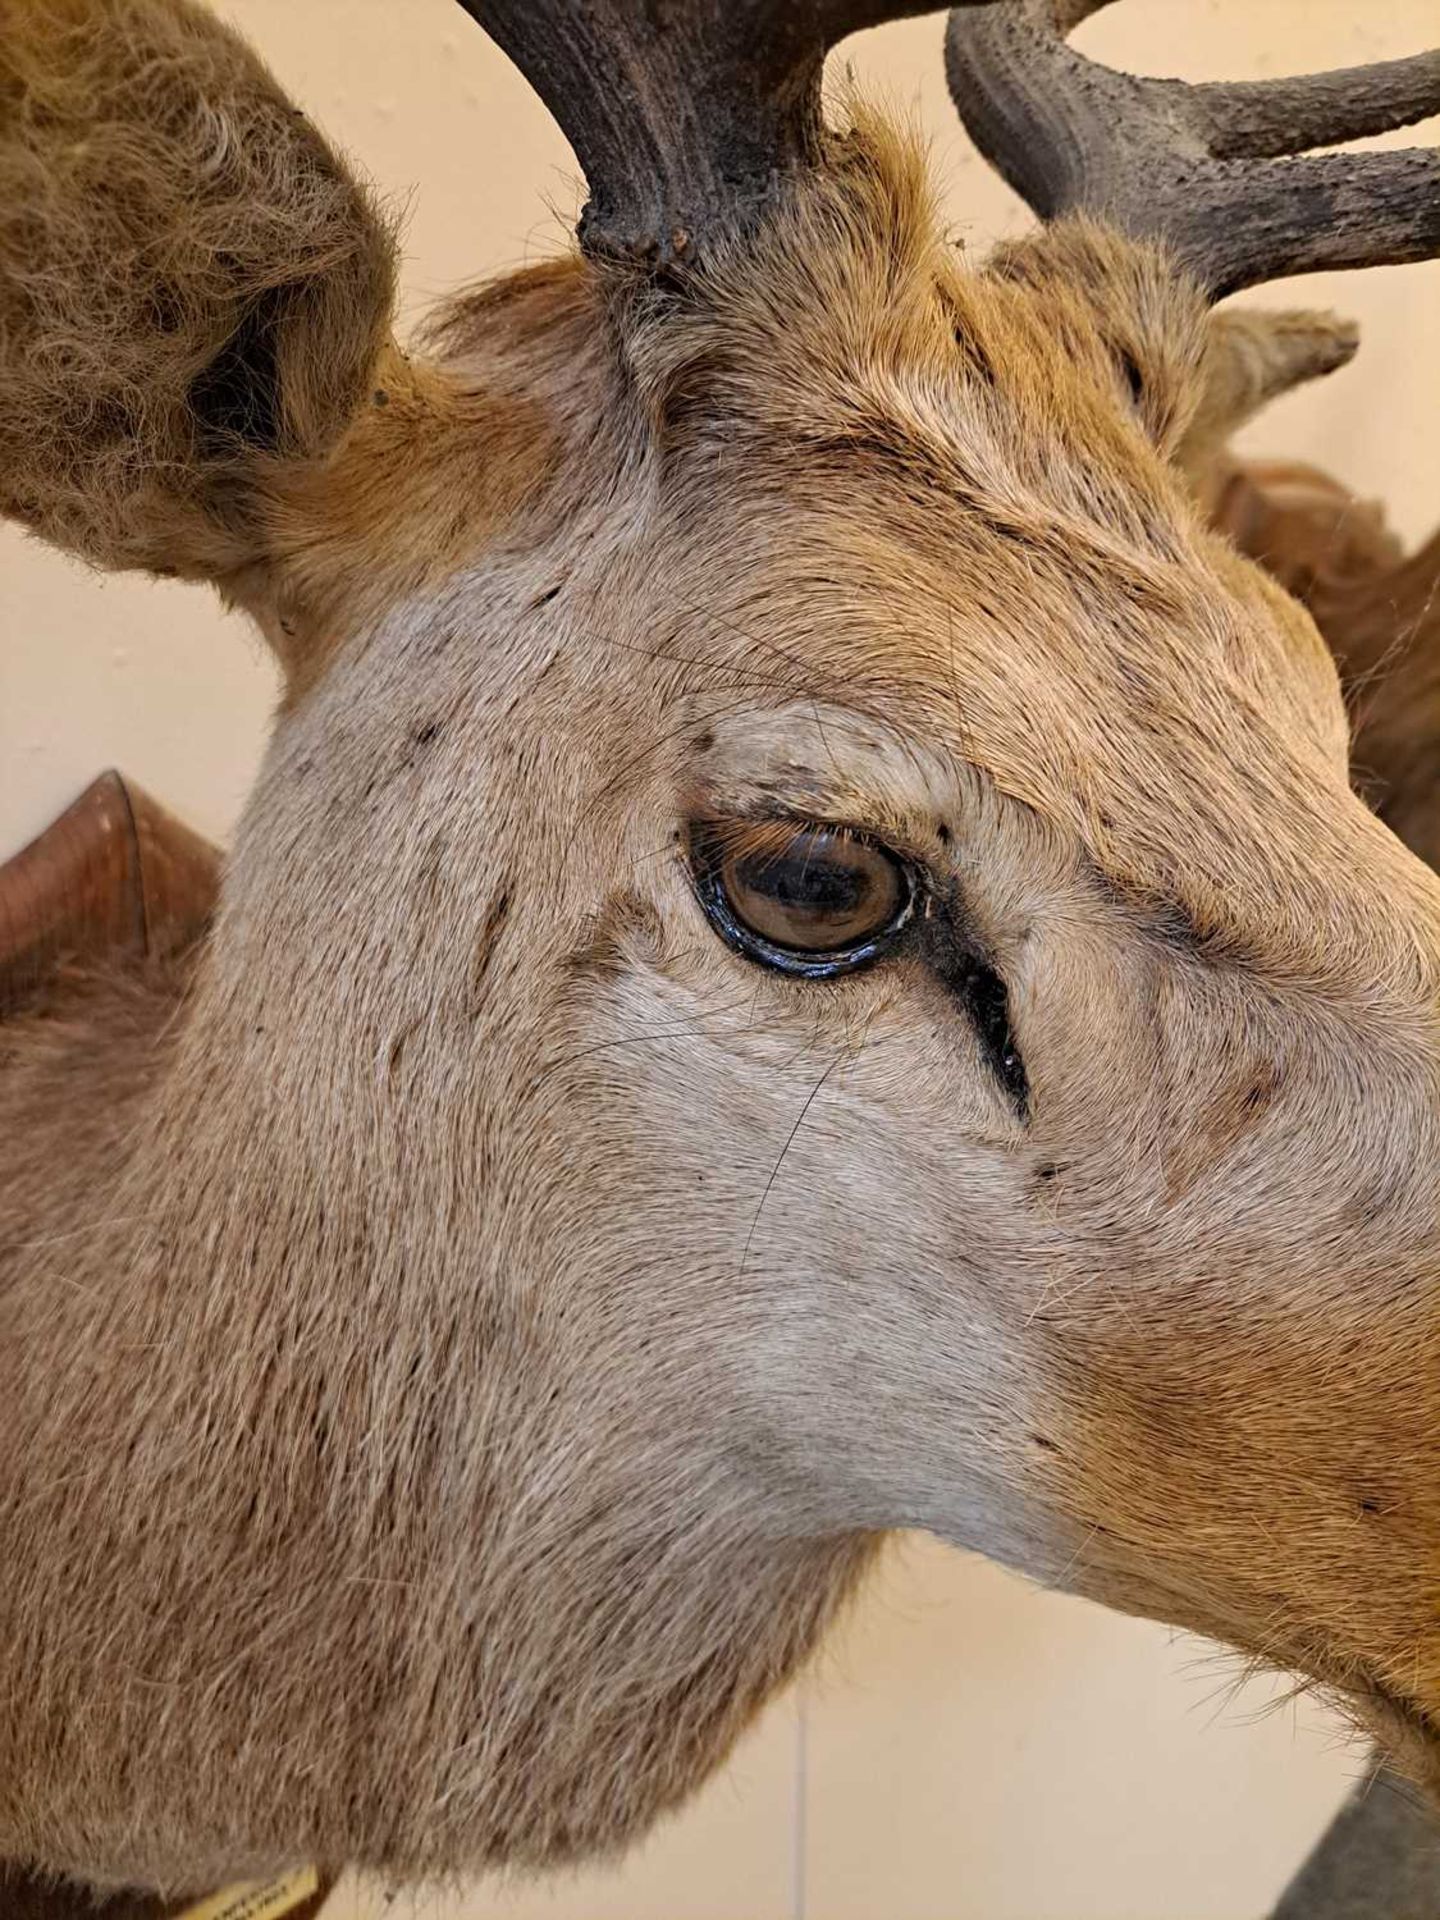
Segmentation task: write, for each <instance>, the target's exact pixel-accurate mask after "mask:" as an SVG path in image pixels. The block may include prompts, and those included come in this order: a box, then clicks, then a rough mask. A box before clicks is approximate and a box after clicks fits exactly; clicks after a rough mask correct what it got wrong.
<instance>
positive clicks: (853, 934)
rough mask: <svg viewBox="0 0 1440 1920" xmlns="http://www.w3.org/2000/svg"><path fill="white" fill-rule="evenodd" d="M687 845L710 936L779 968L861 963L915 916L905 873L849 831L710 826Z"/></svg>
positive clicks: (758, 823)
mask: <svg viewBox="0 0 1440 1920" xmlns="http://www.w3.org/2000/svg"><path fill="white" fill-rule="evenodd" d="M692 846H693V850H694V855H695V873H696V884H697V886H698V888H699V891H700V897H701V901H702V903H703V904H704V906H705V908H706V910H707V912H708V913H709V915H710V918H711V920H712V921H713V922H714V923H715V925H716V927H717V929H718V930H719V932H720V933H721V934H722V936H723V937H724V938H725V939H726V940H728V941H729V943H730V945H731V946H733V947H736V948H738V949H739V950H740V952H742V953H745V954H748V955H749V956H750V957H751V958H752V959H755V960H761V961H764V962H765V963H766V964H767V965H770V966H773V967H778V968H780V969H781V970H782V971H785V972H790V973H804V974H809V975H811V976H815V975H824V974H830V973H840V972H846V971H849V970H851V969H853V968H855V967H858V966H863V965H864V964H865V963H866V962H867V961H870V960H873V959H875V958H877V957H878V955H879V954H880V953H882V952H883V951H884V950H885V948H886V947H887V946H888V945H889V944H890V942H891V940H892V939H893V938H894V936H895V935H896V934H897V933H898V932H899V931H900V929H901V928H902V927H903V926H905V925H906V923H907V922H908V921H909V920H910V919H911V918H912V916H913V914H914V911H915V897H916V887H915V882H914V879H913V877H912V875H911V872H910V869H909V867H908V866H907V865H906V864H905V862H904V861H903V860H901V859H899V858H898V856H897V855H895V854H893V853H891V852H890V851H889V849H888V848H886V847H882V846H879V845H878V844H877V843H876V842H875V841H873V840H871V839H868V838H867V837H866V836H865V835H863V834H859V833H856V832H855V831H854V830H853V829H852V828H848V827H835V826H821V825H814V826H810V825H805V824H802V823H799V822H796V821H793V820H735V821H723V822H710V823H707V824H706V825H704V826H702V827H697V828H696V829H694V830H693V833H692Z"/></svg>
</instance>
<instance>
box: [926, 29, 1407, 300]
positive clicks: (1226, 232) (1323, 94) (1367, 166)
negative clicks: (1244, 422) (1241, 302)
mask: <svg viewBox="0 0 1440 1920" xmlns="http://www.w3.org/2000/svg"><path fill="white" fill-rule="evenodd" d="M1107 4H1108V0H996V3H995V4H992V5H987V6H980V7H967V8H965V9H964V10H963V11H962V10H961V9H959V8H956V9H955V10H954V11H953V12H952V13H951V15H950V24H949V29H948V32H947V35H946V43H945V64H946V71H947V74H948V77H949V81H950V92H951V94H952V96H953V97H954V101H955V105H956V107H957V108H958V110H959V113H960V117H961V118H962V120H963V121H964V122H965V125H966V127H967V129H968V130H969V132H970V135H971V137H972V139H973V140H974V142H975V144H976V146H977V147H979V149H980V151H981V152H982V153H983V154H984V155H985V157H986V159H987V160H989V161H990V162H991V163H992V164H993V165H994V166H995V167H996V168H997V169H998V170H999V171H1000V172H1001V173H1002V174H1003V175H1004V176H1005V178H1006V179H1007V180H1008V181H1009V182H1010V184H1011V186H1012V187H1014V188H1015V189H1016V191H1017V192H1018V193H1020V194H1021V195H1023V197H1024V198H1025V199H1026V200H1027V201H1028V202H1029V204H1030V205H1031V207H1033V208H1034V210H1035V212H1036V213H1038V214H1039V215H1040V216H1041V218H1042V219H1049V218H1051V217H1052V216H1053V215H1055V214H1059V213H1065V212H1075V211H1081V210H1084V211H1088V212H1091V213H1096V214H1100V215H1103V216H1104V217H1105V218H1106V219H1108V220H1110V221H1113V222H1114V224H1115V225H1117V226H1119V227H1121V228H1123V229H1124V230H1125V231H1126V232H1128V233H1132V234H1134V235H1136V236H1137V237H1142V238H1147V239H1153V240H1160V241H1164V242H1166V243H1168V245H1169V246H1170V248H1171V249H1172V251H1173V252H1175V253H1176V254H1177V255H1178V256H1179V257H1180V259H1181V260H1182V261H1183V262H1184V263H1185V264H1186V265H1187V266H1188V267H1189V268H1190V269H1191V271H1192V272H1193V273H1195V274H1196V275H1197V277H1198V278H1199V279H1200V280H1201V281H1202V283H1203V284H1204V285H1205V286H1206V288H1207V289H1208V290H1209V291H1210V292H1211V293H1212V294H1213V295H1215V296H1216V297H1217V298H1218V297H1219V296H1220V295H1221V294H1225V293H1231V292H1233V291H1234V290H1235V289H1236V288H1237V287H1245V286H1251V285H1253V284H1254V283H1255V282H1256V281H1260V280H1273V279H1278V278H1279V277H1280V276H1282V275H1284V274H1290V273H1311V272H1314V271H1315V270H1316V269H1318V268H1321V267H1363V266H1380V265H1393V264H1396V263H1398V262H1400V261H1405V260H1424V259H1429V258H1430V257H1431V256H1432V255H1435V254H1440V153H1435V152H1431V151H1428V150H1424V149H1416V148H1407V149H1405V150H1404V151H1401V152H1390V153H1340V154H1307V153H1306V149H1308V148H1311V147H1317V146H1331V145H1334V144H1335V143H1336V142H1337V141H1342V140H1353V139H1356V138H1358V137H1359V136H1361V135H1362V134H1371V133H1384V132H1388V131H1389V130H1390V129H1391V128H1393V127H1403V126H1408V125H1410V124H1411V123H1413V122H1414V121H1416V120H1423V119H1424V118H1425V116H1426V115H1427V114H1432V113H1436V112H1440V52H1433V53H1418V54H1415V55H1413V56H1412V57H1411V58H1409V59H1405V60H1384V61H1379V62H1377V63H1376V64H1375V65H1373V66H1366V67H1349V68H1345V69H1343V70H1341V71H1337V72H1334V73H1313V74H1307V75H1304V76H1302V77H1299V78H1296V79H1288V80H1264V81H1246V82H1235V83H1224V84H1206V85H1195V86H1191V85H1187V84H1186V83H1185V82H1183V81H1180V80H1147V79H1139V78H1136V77H1135V76H1133V75H1131V74H1126V73H1117V72H1115V71H1114V70H1113V69H1112V68H1109V67H1103V66H1100V65H1099V64H1097V63H1096V62H1095V61H1092V60H1087V59H1085V58H1084V57H1083V56H1082V55H1081V54H1078V53H1076V52H1074V51H1073V49H1072V48H1070V47H1068V46H1066V44H1065V40H1064V36H1065V35H1066V34H1067V33H1069V32H1070V31H1071V29H1072V28H1074V27H1076V26H1078V25H1079V24H1080V22H1081V21H1082V20H1084V19H1086V18H1087V17H1088V16H1089V15H1090V14H1092V13H1096V12H1098V11H1099V9H1100V7H1102V6H1105V5H1107ZM1302 154H1303V155H1305V157H1304V158H1295V157H1293V156H1296V155H1302Z"/></svg>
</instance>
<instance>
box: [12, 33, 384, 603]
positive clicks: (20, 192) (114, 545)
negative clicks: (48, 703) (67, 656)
mask: <svg viewBox="0 0 1440 1920" xmlns="http://www.w3.org/2000/svg"><path fill="white" fill-rule="evenodd" d="M394 278H395V248H394V240H393V235H392V233H391V230H390V227H389V225H388V223H387V222H386V220H385V219H384V218H382V217H381V215H380V214H379V213H378V212H377V210H376V209H375V207H374V206H373V205H372V204H371V203H370V201H369V199H368V197H367V195H366V193H365V192H364V191H363V190H362V188H361V187H360V185H359V183H358V182H357V181H356V180H355V179H354V177H353V176H352V175H351V174H350V172H349V171H348V170H347V169H346V167H345V166H344V165H343V164H342V163H341V161H340V160H339V159H338V158H337V156H336V155H335V153H334V152H333V151H332V150H331V148H330V147H329V146H328V145H327V144H326V142H325V141H324V140H322V139H321V138H320V136H319V135H318V134H317V133H316V131H315V130H314V128H313V127H312V126H311V125H310V124H309V122H308V121H307V120H306V119H305V118H304V116H303V115H302V114H301V113H300V112H299V110H298V109H297V108H295V107H293V106H292V105H291V104H290V103H289V101H288V100H287V99H286V98H285V96H284V94H283V93H282V92H281V91H280V89H279V87H277V86H276V84H275V82H274V81H273V80H272V79H271V77H270V75H269V74H268V73H267V72H266V70H265V68H264V67H263V66H262V64H261V63H260V61H259V60H258V59H257V58H256V57H255V55H254V54H253V53H251V52H250V50H249V49H248V48H247V47H246V46H245V45H244V44H243V42H242V41H241V40H240V39H239V38H238V37H237V36H236V35H235V34H234V33H233V32H231V31H230V30H229V29H228V28H227V27H225V26H223V25H222V24H221V23H220V22H219V21H218V20H216V19H215V18H214V17H213V16H212V15H211V14H209V13H208V12H206V11H204V10H202V9H201V8H199V7H196V6H192V5H190V4H189V0H0V510H3V511H4V512H6V513H7V514H9V515H11V516H13V517H14V518H16V519H18V520H20V521H22V522H23V523H24V524H25V525H27V526H28V527H30V528H31V529H33V531H34V532H35V533H37V534H38V535H40V536H41V537H42V538H43V539H45V540H48V541H51V542H53V543H54V544H55V545H57V546H60V547H63V548H65V549H67V550H68V551H70V552H72V553H75V554H77V555H79V556H80V557H81V558H82V559H85V560H87V561H90V562H92V563H93V564H95V565H98V566H102V567H138V568H144V569H147V570H149V571H151V572H155V573H166V574H180V575H184V576H186V577H190V578H200V579H210V580H221V581H223V580H224V579H225V578H226V577H227V576H229V575H232V574H233V573H234V572H235V571H236V570H237V569H239V568H242V567H250V566H253V565H255V564H256V562H257V560H258V559H259V558H260V553H259V548H260V545H261V542H262V535H261V533H260V531H259V528H260V527H261V525H262V524H263V519H264V514H263V510H262V503H263V499H264V496H265V494H266V492H267V489H268V488H269V487H270V486H271V485H272V484H274V483H277V482H279V481H282V480H283V479H284V478H285V476H286V475H287V474H289V473H291V472H292V471H293V470H294V469H295V467H296V466H297V464H300V463H310V462H314V461H316V460H318V459H320V458H322V457H323V456H324V455H325V454H326V453H327V452H329V451H330V449H331V448H332V447H333V446H334V445H335V444H336V442H337V441H338V439H339V437H340V435H341V434H342V433H343V431H344V430H345V428H346V426H347V424H348V423H349V421H350V420H351V418H352V416H353V415H354V414H355V413H356V411H357V409H358V407H359V406H360V404H361V402H362V400H363V399H364V397H365V396H366V394H367V392H368V389H369V386H370V381H371V375H372V370H373V368H374V367H375V365H376V364H377V361H378V359H379V356H380V354H381V353H382V351H383V349H384V347H385V345H386V342H387V341H388V338H389V331H390V315H391V309H392V305H393V298H394Z"/></svg>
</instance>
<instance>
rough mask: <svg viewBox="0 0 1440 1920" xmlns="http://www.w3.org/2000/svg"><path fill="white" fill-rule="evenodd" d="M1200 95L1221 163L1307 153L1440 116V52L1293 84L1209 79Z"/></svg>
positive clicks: (1346, 69) (1315, 75) (1306, 77)
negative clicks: (1432, 115) (1307, 151)
mask: <svg viewBox="0 0 1440 1920" xmlns="http://www.w3.org/2000/svg"><path fill="white" fill-rule="evenodd" d="M1194 94H1195V97H1196V99H1197V100H1198V101H1199V102H1200V103H1201V105H1202V106H1203V108H1204V112H1205V118H1206V121H1207V123H1208V125H1209V127H1210V129H1211V134H1210V151H1211V153H1213V154H1214V156H1215V158H1216V159H1217V160H1238V159H1268V158H1270V157H1271V156H1273V155H1277V154H1285V153H1304V152H1305V150H1306V149H1307V148H1308V147H1333V146H1337V145H1338V144H1339V143H1340V142H1341V141H1342V140H1359V139H1362V138H1364V136H1366V135H1367V134H1372V133H1389V132H1391V131H1392V130H1393V129H1394V128H1396V127H1408V126H1413V125H1414V123H1415V122H1416V121H1417V120H1424V119H1425V118H1426V117H1427V116H1428V115H1430V114H1432V113H1440V51H1436V52H1432V53H1414V54H1410V55H1409V56H1408V57H1407V58H1405V59H1403V60H1378V61H1376V63H1375V64H1374V65H1373V66H1369V67H1340V68H1337V69H1336V70H1335V71H1334V72H1332V73H1307V74H1301V75H1297V76H1296V77H1295V78H1294V79H1285V80H1241V81H1234V82H1210V83H1207V84H1206V85H1203V86H1197V87H1196V88H1195V89H1194Z"/></svg>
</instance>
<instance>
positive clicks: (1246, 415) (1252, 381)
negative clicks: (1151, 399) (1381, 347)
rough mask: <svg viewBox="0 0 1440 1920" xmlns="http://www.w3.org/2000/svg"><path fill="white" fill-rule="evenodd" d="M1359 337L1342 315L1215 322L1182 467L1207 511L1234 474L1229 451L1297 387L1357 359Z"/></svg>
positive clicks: (1223, 317) (1292, 312)
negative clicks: (1235, 437) (1233, 440)
mask: <svg viewBox="0 0 1440 1920" xmlns="http://www.w3.org/2000/svg"><path fill="white" fill-rule="evenodd" d="M1359 344H1360V330H1359V328H1358V327H1357V326H1356V325H1355V322H1354V321H1353V320H1345V319H1342V318H1341V317H1340V315H1339V314H1337V313H1318V312H1312V311H1308V310H1305V309H1286V310H1283V311H1277V310H1275V309H1271V308H1265V307H1229V308H1226V309H1225V310H1224V311H1223V312H1220V313H1212V314H1211V315H1210V316H1209V319H1208V322H1207V327H1206V337H1205V351H1204V355H1203V357H1202V360H1201V364H1200V390H1199V397H1198V399H1197V402H1196V406H1195V411H1194V413H1193V414H1192V416H1191V418H1190V421H1189V424H1188V425H1187V427H1186V429H1185V433H1184V437H1183V438H1182V440H1181V442H1180V444H1179V446H1178V447H1177V448H1176V451H1175V460H1176V463H1177V465H1179V467H1180V468H1181V469H1182V471H1183V472H1184V473H1185V475H1186V477H1187V478H1188V479H1189V481H1190V483H1191V485H1192V486H1193V487H1194V489H1195V492H1196V493H1197V494H1198V496H1199V497H1200V499H1201V500H1202V502H1204V503H1205V504H1206V505H1207V506H1208V505H1210V504H1212V503H1213V500H1214V497H1215V496H1216V494H1217V492H1218V490H1219V489H1220V488H1221V487H1222V486H1223V484H1224V481H1225V479H1226V477H1227V476H1228V474H1229V472H1230V465H1231V463H1230V462H1229V460H1228V458H1227V452H1226V449H1227V444H1228V442H1229V440H1230V437H1231V435H1232V434H1234V433H1238V432H1239V430H1240V428H1241V427H1243V426H1244V425H1245V423H1246V421H1247V420H1250V419H1253V418H1254V416H1255V415H1256V414H1257V413H1259V412H1260V410H1261V409H1262V407H1265V406H1268V405H1269V403H1270V402H1271V401H1272V400H1276V399H1278V398H1279V397H1280V395H1281V394H1282V393H1288V392H1289V391H1290V389H1291V388H1292V387H1299V386H1303V385H1304V383H1305V382H1306V381H1307V380H1318V379H1319V378H1320V377H1321V375H1323V374H1327V373H1334V372H1335V371H1336V369H1337V368H1339V367H1343V366H1345V365H1346V364H1347V362H1349V361H1350V360H1353V359H1354V357H1355V350H1356V348H1357V347H1358V346H1359Z"/></svg>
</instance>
